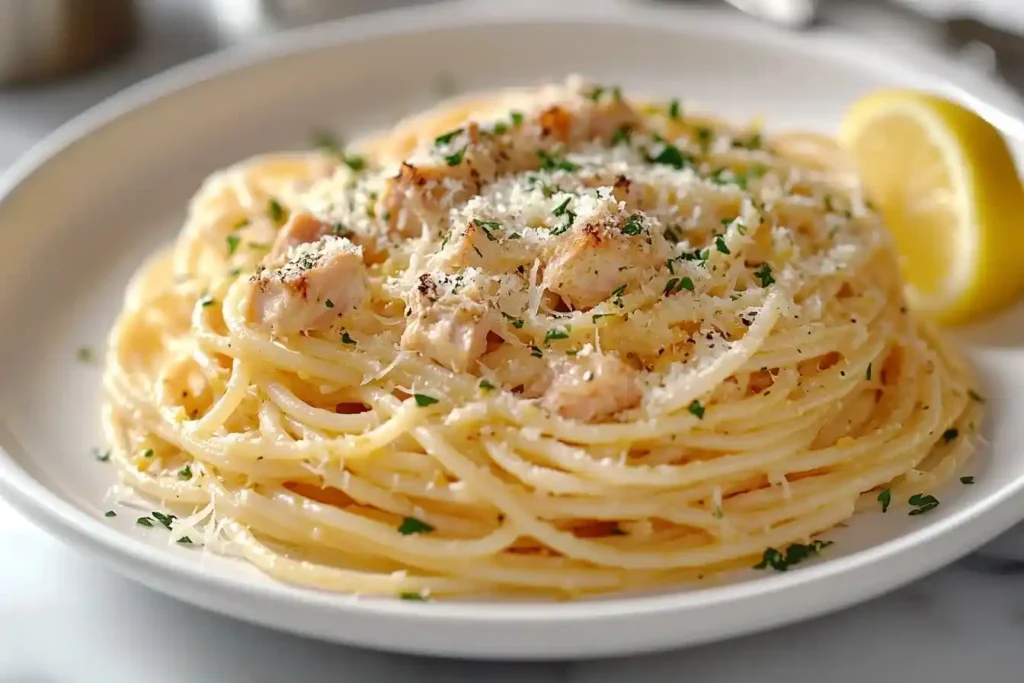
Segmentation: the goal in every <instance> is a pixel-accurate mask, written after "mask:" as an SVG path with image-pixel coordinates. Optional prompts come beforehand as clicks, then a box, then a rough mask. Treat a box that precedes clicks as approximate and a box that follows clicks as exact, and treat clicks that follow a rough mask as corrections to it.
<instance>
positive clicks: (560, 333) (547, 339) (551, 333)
mask: <svg viewBox="0 0 1024 683" xmlns="http://www.w3.org/2000/svg"><path fill="white" fill-rule="evenodd" d="M568 338H569V331H568V330H562V329H559V328H557V327H552V328H551V329H550V330H548V331H547V332H546V333H545V334H544V343H545V344H550V343H551V342H552V340H555V339H568Z"/></svg>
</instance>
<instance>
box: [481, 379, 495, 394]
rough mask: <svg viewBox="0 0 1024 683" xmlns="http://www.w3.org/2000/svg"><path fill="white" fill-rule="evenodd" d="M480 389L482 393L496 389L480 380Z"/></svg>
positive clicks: (485, 381)
mask: <svg viewBox="0 0 1024 683" xmlns="http://www.w3.org/2000/svg"><path fill="white" fill-rule="evenodd" d="M480 388H481V389H483V390H484V391H494V390H495V389H496V388H497V387H495V386H494V385H493V384H491V383H490V382H488V381H487V380H485V379H482V380H480Z"/></svg>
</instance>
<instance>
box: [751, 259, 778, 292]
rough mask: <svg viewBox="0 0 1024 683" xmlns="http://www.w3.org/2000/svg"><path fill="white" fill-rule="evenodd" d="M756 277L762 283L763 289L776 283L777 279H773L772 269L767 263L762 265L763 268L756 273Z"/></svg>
mask: <svg viewBox="0 0 1024 683" xmlns="http://www.w3.org/2000/svg"><path fill="white" fill-rule="evenodd" d="M754 277H756V278H757V279H758V280H760V281H761V286H762V287H767V286H768V285H771V284H774V283H775V278H774V277H772V267H771V266H770V265H768V264H767V263H762V264H761V267H760V268H758V269H757V270H755V271H754Z"/></svg>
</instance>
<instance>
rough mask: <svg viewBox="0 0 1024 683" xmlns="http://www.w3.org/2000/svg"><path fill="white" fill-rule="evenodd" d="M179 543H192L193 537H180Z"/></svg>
mask: <svg viewBox="0 0 1024 683" xmlns="http://www.w3.org/2000/svg"><path fill="white" fill-rule="evenodd" d="M178 543H180V544H182V545H192V539H191V538H189V537H188V536H182V537H181V538H179V539H178Z"/></svg>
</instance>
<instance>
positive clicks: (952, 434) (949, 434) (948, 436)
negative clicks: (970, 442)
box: [942, 429, 960, 443]
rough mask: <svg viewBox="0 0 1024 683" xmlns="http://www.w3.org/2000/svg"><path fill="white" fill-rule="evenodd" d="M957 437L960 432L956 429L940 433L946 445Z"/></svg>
mask: <svg viewBox="0 0 1024 683" xmlns="http://www.w3.org/2000/svg"><path fill="white" fill-rule="evenodd" d="M958 436H960V430H958V429H947V430H946V431H944V432H942V440H943V441H945V442H946V443H949V442H950V441H952V440H953V439H955V438H956V437H958Z"/></svg>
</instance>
